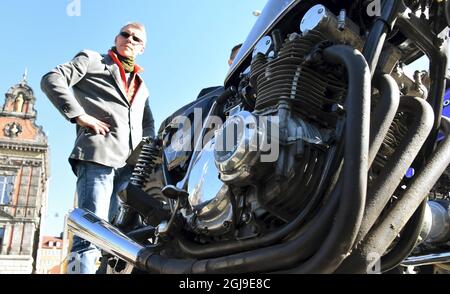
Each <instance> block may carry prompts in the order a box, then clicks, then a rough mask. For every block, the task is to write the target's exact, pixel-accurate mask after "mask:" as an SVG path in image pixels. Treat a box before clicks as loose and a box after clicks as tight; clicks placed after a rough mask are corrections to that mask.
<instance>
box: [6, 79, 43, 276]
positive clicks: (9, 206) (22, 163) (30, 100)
mask: <svg viewBox="0 0 450 294" xmlns="http://www.w3.org/2000/svg"><path fill="white" fill-rule="evenodd" d="M5 96H6V98H5V104H4V105H3V107H2V109H1V110H0V273H21V274H27V273H33V272H34V271H35V268H36V256H37V250H38V246H39V238H40V232H41V227H42V220H43V219H44V216H45V213H46V207H47V184H48V178H49V162H48V157H49V147H48V141H47V136H46V135H45V134H44V132H43V130H42V128H41V127H39V126H37V125H36V124H35V120H36V111H35V109H34V103H35V101H36V98H35V97H34V94H33V90H32V89H31V88H30V87H29V86H28V84H27V81H26V74H25V75H24V79H23V81H22V82H21V83H19V84H17V85H15V86H13V87H11V88H10V89H9V90H8V92H7V93H6V95H5Z"/></svg>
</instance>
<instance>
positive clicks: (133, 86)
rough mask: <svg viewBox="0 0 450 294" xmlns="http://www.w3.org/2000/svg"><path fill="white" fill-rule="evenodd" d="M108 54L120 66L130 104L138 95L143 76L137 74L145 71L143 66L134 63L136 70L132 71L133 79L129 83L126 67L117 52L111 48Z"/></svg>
mask: <svg viewBox="0 0 450 294" xmlns="http://www.w3.org/2000/svg"><path fill="white" fill-rule="evenodd" d="M108 55H109V56H110V57H111V59H112V60H113V61H114V63H115V64H117V66H118V67H119V70H120V77H121V78H122V83H123V86H124V88H125V91H126V93H127V99H128V101H130V104H132V103H133V99H134V97H135V96H136V93H137V91H138V89H139V87H140V85H141V83H142V81H141V78H140V77H139V76H138V75H137V74H138V73H141V72H143V71H144V70H143V68H142V67H140V66H139V65H137V64H135V65H134V71H133V72H132V73H131V74H133V80H132V81H131V82H130V85H128V83H127V77H126V75H125V69H124V68H123V65H122V63H121V62H120V60H119V58H117V55H116V53H114V51H112V50H109V51H108Z"/></svg>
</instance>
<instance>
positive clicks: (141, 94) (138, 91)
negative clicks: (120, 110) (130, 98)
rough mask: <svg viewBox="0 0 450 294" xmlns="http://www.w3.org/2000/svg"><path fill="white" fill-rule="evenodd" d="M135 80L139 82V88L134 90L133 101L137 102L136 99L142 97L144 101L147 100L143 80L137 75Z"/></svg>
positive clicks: (146, 91)
mask: <svg viewBox="0 0 450 294" xmlns="http://www.w3.org/2000/svg"><path fill="white" fill-rule="evenodd" d="M136 79H139V80H140V83H139V87H138V88H137V89H136V93H135V94H134V100H136V101H137V100H138V99H142V97H145V99H147V97H148V90H147V87H146V86H145V83H144V80H143V79H142V78H141V77H140V76H139V75H137V76H136Z"/></svg>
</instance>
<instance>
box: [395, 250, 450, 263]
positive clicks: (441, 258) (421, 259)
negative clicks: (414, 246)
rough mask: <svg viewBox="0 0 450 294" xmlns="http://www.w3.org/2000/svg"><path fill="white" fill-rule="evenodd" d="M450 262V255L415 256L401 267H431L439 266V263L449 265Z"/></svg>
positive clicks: (447, 253) (406, 260) (405, 261)
mask: <svg viewBox="0 0 450 294" xmlns="http://www.w3.org/2000/svg"><path fill="white" fill-rule="evenodd" d="M449 262H450V253H449V252H446V253H437V254H428V255H422V256H413V257H409V258H407V259H405V260H404V261H403V262H402V263H401V265H403V266H419V265H429V264H437V263H449Z"/></svg>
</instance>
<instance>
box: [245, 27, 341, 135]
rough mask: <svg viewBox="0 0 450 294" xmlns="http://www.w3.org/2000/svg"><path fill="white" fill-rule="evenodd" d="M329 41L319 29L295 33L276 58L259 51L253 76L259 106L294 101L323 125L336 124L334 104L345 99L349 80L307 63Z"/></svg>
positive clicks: (254, 61)
mask: <svg viewBox="0 0 450 294" xmlns="http://www.w3.org/2000/svg"><path fill="white" fill-rule="evenodd" d="M324 41H326V38H325V37H324V36H323V35H322V34H321V33H320V32H318V31H314V30H312V31H309V32H308V34H306V35H305V36H300V35H298V34H292V35H290V37H289V38H288V39H287V40H286V41H285V43H284V45H283V46H282V48H281V49H280V51H279V54H278V56H277V57H276V58H275V59H270V58H267V57H266V56H265V55H262V54H259V55H257V56H256V57H255V58H254V59H253V62H252V65H251V66H252V75H251V77H250V80H251V82H252V85H253V86H254V87H255V88H256V91H257V100H256V104H255V109H256V110H261V109H266V108H268V107H271V106H274V105H276V104H277V103H278V102H279V101H280V100H289V101H291V102H292V104H293V106H294V109H295V111H297V112H299V113H301V114H302V115H303V116H304V117H307V118H309V119H310V120H313V121H315V122H316V123H319V124H321V125H325V126H329V125H331V126H334V125H335V123H336V120H337V115H335V114H333V113H331V112H330V111H329V109H330V106H331V105H333V104H337V103H342V102H343V99H344V97H345V96H346V83H345V82H343V81H340V79H339V78H338V77H336V76H335V75H334V74H332V73H329V74H325V75H324V74H323V73H324V72H330V71H324V70H318V69H317V68H316V66H314V67H313V66H312V65H310V64H306V63H305V58H306V56H307V55H308V54H309V53H310V52H311V51H312V50H313V48H314V47H315V46H316V45H317V44H319V43H321V42H324Z"/></svg>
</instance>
